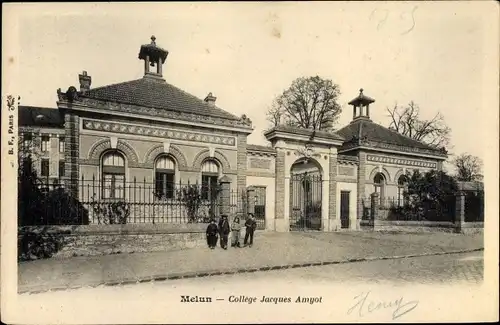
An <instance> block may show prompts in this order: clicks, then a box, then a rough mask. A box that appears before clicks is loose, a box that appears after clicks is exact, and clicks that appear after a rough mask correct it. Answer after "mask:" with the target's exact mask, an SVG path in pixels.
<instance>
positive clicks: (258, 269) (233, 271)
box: [18, 248, 484, 294]
mask: <svg viewBox="0 0 500 325" xmlns="http://www.w3.org/2000/svg"><path fill="white" fill-rule="evenodd" d="M480 251H484V248H474V249H464V250H457V251H448V252H446V251H444V252H433V253H421V254H409V255H395V256H372V257H363V258H349V259H344V260H333V261H322V262H304V263H292V264H285V265H274V266H262V267H250V268H245V269H227V270H223V271H220V270H213V271H198V272H189V271H188V272H182V273H171V274H168V275H153V276H146V277H143V278H125V279H120V280H115V281H108V282H102V281H99V282H92V283H88V284H82V285H68V286H55V287H52V288H48V289H39V290H29V289H24V290H23V289H21V290H18V294H37V293H44V292H54V291H65V290H75V289H82V288H96V287H105V286H106V287H108V286H118V285H130V284H139V283H149V282H153V283H154V282H161V281H166V280H180V279H192V278H204V277H210V276H221V275H235V274H240V273H254V272H266V271H275V270H286V269H294V268H304V267H312V266H323V265H334V264H347V263H359V262H371V261H382V260H397V259H404V258H414V257H425V256H439V255H453V254H463V253H472V252H480Z"/></svg>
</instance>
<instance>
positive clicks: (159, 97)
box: [80, 77, 240, 120]
mask: <svg viewBox="0 0 500 325" xmlns="http://www.w3.org/2000/svg"><path fill="white" fill-rule="evenodd" d="M80 97H86V98H93V99H98V100H104V101H112V102H117V103H124V104H132V105H137V106H145V107H152V108H157V109H164V110H170V111H180V112H185V113H194V114H198V115H205V116H212V117H219V118H225V119H229V120H239V119H240V118H239V117H237V116H236V115H233V114H231V113H228V112H226V111H224V110H223V109H221V108H218V107H216V106H214V105H210V104H208V103H206V102H205V101H203V100H202V99H200V98H198V97H196V96H194V95H191V94H189V93H187V92H185V91H183V90H181V89H179V88H177V87H175V86H173V85H171V84H169V83H167V82H165V81H164V80H163V79H161V80H154V79H150V78H146V77H144V78H141V79H137V80H131V81H126V82H122V83H117V84H112V85H108V86H104V87H98V88H93V89H90V90H88V91H86V92H85V93H84V94H81V95H80Z"/></svg>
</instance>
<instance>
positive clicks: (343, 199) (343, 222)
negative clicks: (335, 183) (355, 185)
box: [340, 191, 351, 229]
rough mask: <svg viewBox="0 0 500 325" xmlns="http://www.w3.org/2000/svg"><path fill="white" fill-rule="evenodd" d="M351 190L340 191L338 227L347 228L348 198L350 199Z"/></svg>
mask: <svg viewBox="0 0 500 325" xmlns="http://www.w3.org/2000/svg"><path fill="white" fill-rule="evenodd" d="M350 195H351V192H349V191H340V228H342V229H348V228H349V217H350V211H349V200H350Z"/></svg>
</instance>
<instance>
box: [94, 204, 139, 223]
mask: <svg viewBox="0 0 500 325" xmlns="http://www.w3.org/2000/svg"><path fill="white" fill-rule="evenodd" d="M90 206H91V207H92V210H93V212H94V214H95V216H97V223H99V224H109V225H113V224H126V223H127V220H128V217H129V216H130V205H129V204H128V203H127V202H125V201H109V202H106V201H95V200H93V201H92V202H91V203H90Z"/></svg>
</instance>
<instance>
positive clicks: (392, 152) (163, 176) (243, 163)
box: [20, 36, 446, 231]
mask: <svg viewBox="0 0 500 325" xmlns="http://www.w3.org/2000/svg"><path fill="white" fill-rule="evenodd" d="M168 55H169V52H168V51H167V50H166V49H164V48H162V47H160V46H159V45H158V44H157V39H156V37H154V36H152V37H151V41H150V42H149V43H147V44H144V45H141V46H140V48H139V53H138V57H137V58H138V59H139V60H142V61H144V74H143V77H142V78H140V79H135V80H128V81H121V82H117V83H113V84H110V85H104V86H99V87H95V88H91V85H92V77H91V76H90V75H89V74H88V73H87V71H83V72H82V73H81V74H79V76H78V77H79V78H78V79H79V88H77V87H75V86H69V87H67V88H66V89H67V90H66V91H63V90H61V89H58V90H57V94H58V101H57V109H50V108H36V107H20V111H21V113H20V125H22V127H23V128H24V131H26V132H27V133H29V137H33V136H41V137H42V139H44V140H43V141H44V142H43V143H44V144H43V145H42V146H41V147H40V148H38V149H41V151H42V158H43V159H42V160H43V162H42V164H44V165H42V167H43V168H42V170H43V175H44V177H45V176H46V177H47V179H49V178H58V179H60V180H62V181H63V182H64V183H65V184H66V188H67V190H68V191H69V193H71V195H72V196H73V197H75V198H78V200H79V201H80V202H83V203H82V204H84V205H87V206H88V207H89V209H90V205H89V204H91V203H92V202H95V200H98V202H111V201H117V200H118V201H120V200H122V201H125V202H129V203H130V204H131V207H132V208H131V211H130V216H129V217H128V219H127V223H135V222H139V221H137V220H141V221H140V222H145V223H147V222H153V223H154V222H158V220H163V221H161V222H165V223H183V222H187V221H186V220H188V219H187V218H188V217H187V212H186V210H183V208H181V205H182V204H181V203H179V202H180V201H176V200H179V199H178V193H180V192H182V191H180V188H181V187H183V186H185V185H186V184H200V185H201V188H202V190H201V192H200V198H201V202H202V203H201V206H202V207H203V209H205V210H206V211H205V210H203V209H202V210H203V211H204V212H199V214H200V215H211V216H212V217H214V216H215V215H216V214H217V213H218V212H217V211H219V205H220V204H222V203H220V202H225V203H224V204H229V203H228V202H231V203H230V206H231V208H230V209H231V210H230V211H232V212H231V213H233V214H237V213H242V211H243V210H241V209H247V210H248V209H250V210H248V211H253V212H254V213H255V216H256V217H257V220H258V228H259V229H265V230H272V231H294V230H307V229H316V230H322V231H340V230H344V229H347V230H359V229H362V225H363V222H362V221H363V220H364V218H366V215H367V214H366V211H367V209H368V207H369V204H370V200H371V198H370V196H371V195H372V194H373V193H377V195H378V196H377V197H378V200H380V204H383V203H384V202H385V201H384V200H386V199H393V200H396V201H394V202H399V203H401V199H402V193H403V189H404V186H405V182H406V175H407V174H408V173H409V172H411V171H413V170H421V171H428V170H433V169H438V170H439V169H441V168H442V164H443V161H444V160H445V159H446V152H444V151H442V150H439V149H436V148H433V147H431V146H428V145H426V144H423V143H421V142H419V141H416V140H413V139H411V138H408V137H406V136H403V135H401V134H399V133H397V132H395V131H393V130H391V129H388V128H386V127H384V126H382V125H379V124H377V123H375V122H374V121H372V120H371V118H370V109H372V107H371V105H373V104H374V103H375V99H373V98H371V97H369V96H367V95H365V94H364V91H363V89H361V90H360V92H359V95H358V96H357V97H356V98H354V99H353V100H351V101H350V102H349V105H351V106H352V108H353V115H352V117H353V118H352V121H351V122H350V123H349V124H348V125H346V126H344V127H342V128H340V129H338V130H336V131H334V132H325V131H321V130H308V129H300V128H296V127H292V126H277V127H274V128H272V129H270V130H267V131H266V132H265V133H264V136H265V137H266V139H267V140H268V141H269V145H267V146H262V145H253V144H250V143H247V137H248V135H249V134H251V133H252V132H253V126H252V121H251V120H250V119H249V118H248V117H247V116H246V115H242V116H236V115H234V114H233V113H231V111H228V110H225V109H223V108H221V107H219V106H218V105H217V104H216V100H217V97H216V96H215V95H214V93H212V92H207V95H206V96H205V97H204V98H203V99H202V98H200V97H198V96H195V95H192V94H189V93H187V92H186V91H184V90H182V89H181V88H179V87H177V86H175V85H172V84H171V83H169V82H168V81H167V79H168V78H165V65H166V64H167V58H168ZM137 58H135V59H137ZM193 82H204V81H199V80H196V81H193ZM206 83H207V84H209V81H206ZM56 153H57V154H56ZM47 160H48V161H47ZM57 166H59V168H57ZM221 182H222V183H221ZM139 183H140V184H142V185H138V184H139ZM218 186H222V187H224V188H225V189H226V190H230V191H231V193H233V192H234V193H235V195H232V196H231V198H229V197H228V196H223V197H219V195H221V194H220V191H219V189H220V188H219V187H218ZM146 189H149V190H148V191H146ZM243 192H245V193H249V194H248V196H247V199H248V200H249V201H248V202H245V203H241V202H239V201H238V202H236V201H234V202H233V200H240V199H241V193H243ZM224 193H226V194H227V192H224ZM226 194H224V195H226ZM399 203H398V204H399ZM92 204H93V203H92ZM225 207H226V206H225ZM226 208H227V207H226ZM247 210H245V211H247ZM368 210H369V209H368ZM200 218H201V217H200ZM92 220H94V222H96V221H95V219H92ZM155 220H156V221H155Z"/></svg>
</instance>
